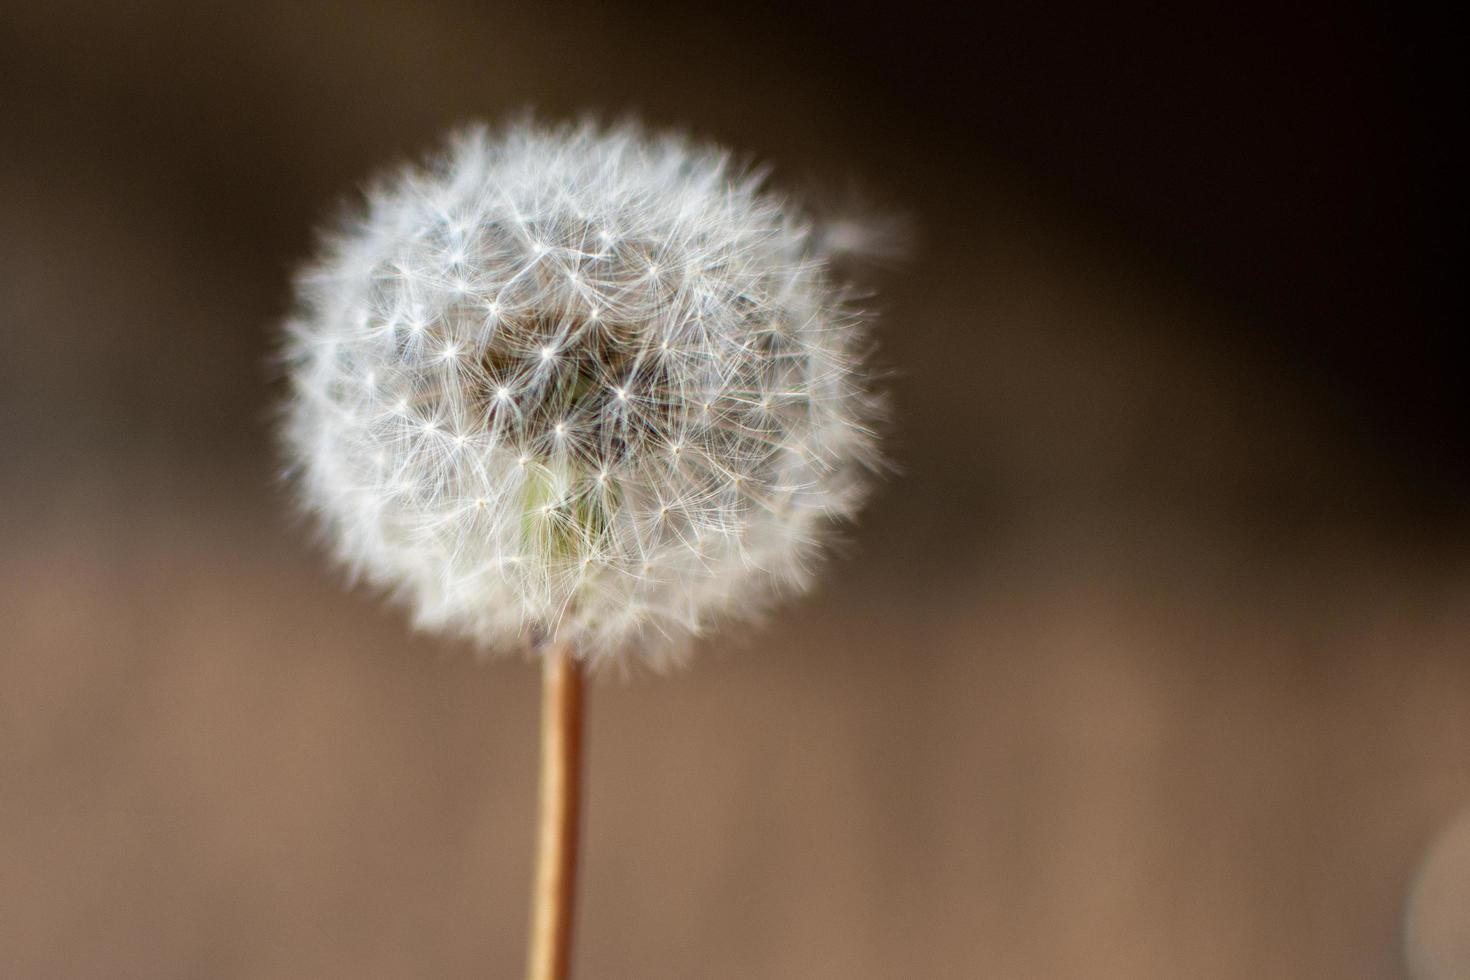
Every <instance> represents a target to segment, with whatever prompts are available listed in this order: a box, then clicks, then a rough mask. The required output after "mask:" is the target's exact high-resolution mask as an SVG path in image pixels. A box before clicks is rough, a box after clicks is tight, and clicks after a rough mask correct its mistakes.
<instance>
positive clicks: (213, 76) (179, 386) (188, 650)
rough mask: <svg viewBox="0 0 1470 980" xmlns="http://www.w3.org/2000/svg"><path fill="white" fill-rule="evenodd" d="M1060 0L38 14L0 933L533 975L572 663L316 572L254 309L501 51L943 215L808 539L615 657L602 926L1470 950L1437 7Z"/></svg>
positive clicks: (838, 961) (27, 128) (211, 967)
mask: <svg viewBox="0 0 1470 980" xmlns="http://www.w3.org/2000/svg"><path fill="white" fill-rule="evenodd" d="M1031 11H1032V8H1031V7H1027V8H1025V9H1024V10H1023V9H1021V8H1020V7H1018V8H1017V9H1016V10H1007V9H1004V8H995V7H993V6H985V7H981V8H976V9H975V11H974V12H962V11H960V9H959V8H956V9H955V10H953V11H951V10H941V9H938V8H926V7H922V6H920V7H916V6H914V5H907V6H895V7H892V8H874V9H872V10H870V11H862V12H857V11H853V10H851V9H850V8H847V7H840V8H839V7H837V6H833V5H818V6H816V7H803V8H797V7H795V6H792V5H787V6H785V7H780V8H779V9H778V8H777V7H776V5H763V4H760V3H757V4H753V5H739V6H736V7H719V6H709V5H705V6H702V7H699V8H698V9H696V10H693V11H690V10H686V9H684V8H683V7H675V6H674V5H672V4H662V3H656V4H634V5H616V4H603V3H577V2H574V3H570V4H556V5H553V6H552V7H550V8H543V7H542V6H540V5H534V4H523V5H509V6H498V5H486V4H479V3H475V4H469V3H454V2H450V0H430V2H425V3H414V4H409V3H370V4H346V3H335V2H330V0H325V2H310V3H296V2H292V3H285V2H280V3H276V2H266V3H262V4H251V5H236V6H233V7H225V6H217V5H211V4H185V3H174V2H169V0H162V2H158V3H152V4H146V3H145V4H128V5H116V6H111V5H95V4H81V3H75V4H72V3H65V2H62V3H48V4H35V3H31V4H23V3H8V4H5V5H3V6H0V104H3V107H4V116H5V125H4V127H3V128H0V277H3V278H0V328H3V330H4V335H3V347H0V445H3V447H4V448H3V455H0V503H3V517H0V976H4V977H17V978H48V980H49V978H53V977H56V978H94V977H95V978H108V980H115V978H132V977H136V978H149V980H157V978H172V977H177V978H181V980H182V978H195V977H218V978H262V980H264V978H296V977H312V978H339V977H340V978H349V977H350V978H353V980H358V978H367V977H382V978H400V977H466V978H468V977H484V976H497V977H498V976H505V977H514V976H516V975H517V974H518V972H519V970H520V968H521V959H522V953H523V947H524V941H525V931H526V913H527V908H526V902H527V898H528V889H529V886H530V880H529V874H530V858H531V853H530V852H531V844H532V814H533V809H534V799H535V774H534V769H535V760H536V750H535V731H536V718H535V713H536V693H535V692H536V671H535V670H534V669H533V668H532V667H531V666H530V665H527V664H524V663H520V662H517V661H514V660H508V661H496V662H493V663H489V664H477V663H476V662H474V660H473V658H472V657H471V656H470V655H469V652H468V651H466V650H464V649H463V648H461V647H456V646H450V645H445V644H443V643H440V642H438V641H436V640H434V639H433V638H426V637H421V638H409V637H408V636H407V634H406V631H405V627H404V623H403V621H402V617H401V616H400V615H398V614H397V613H395V612H392V611H388V610H385V609H384V608H383V607H382V605H381V604H380V603H378V602H377V601H376V600H375V599H373V598H371V597H368V596H364V595H361V594H356V593H349V592H346V591H344V590H342V589H341V588H339V584H338V581H337V579H336V577H335V576H334V575H333V573H331V572H329V571H328V570H327V569H326V567H325V563H324V562H323V561H322V560H321V558H320V557H319V555H318V554H317V553H316V552H315V551H314V550H313V549H312V547H311V545H310V541H309V534H308V533H307V532H306V531H305V530H304V529H303V528H302V527H301V525H300V524H299V523H298V522H296V521H294V520H293V519H292V517H291V516H290V509H289V507H288V506H287V504H286V502H285V500H284V499H283V495H282V494H281V492H280V490H279V487H278V484H277V480H276V469H277V466H276V461H275V456H274V450H273V449H272V440H271V438H270V435H269V421H270V416H271V411H272V409H271V405H272V404H273V402H274V400H275V399H276V397H278V395H279V393H280V391H281V385H280V382H279V379H278V378H276V377H275V376H274V373H273V370H272V369H271V368H270V367H268V354H269V351H270V350H271V348H272V346H273V342H272V334H271V329H272V327H271V325H272V324H273V323H274V322H275V321H276V320H277V319H278V318H279V317H280V316H281V315H282V314H283V313H284V312H285V311H286V310H287V308H288V306H289V303H290V297H289V277H290V274H291V271H292V269H293V268H294V266H295V264H296V263H297V261H298V260H299V259H301V258H302V257H304V256H305V255H306V254H307V253H308V252H309V250H310V248H311V243H312V231H311V229H312V228H313V227H314V226H315V225H316V224H317V223H318V222H319V221H320V220H322V219H324V218H326V217H328V216H329V215H330V214H331V213H332V212H333V209H334V207H335V206H336V204H337V202H338V201H339V200H340V198H341V197H342V196H343V195H345V194H347V193H349V192H350V190H351V188H353V187H354V186H356V185H357V184H358V183H360V182H361V181H362V180H363V179H365V178H366V177H367V176H368V175H369V174H371V173H373V172H374V171H376V170H377V169H378V168H379V167H380V166H381V165H383V164H384V163H385V162H389V161H393V160H396V159H404V158H407V157H409V156H412V155H416V154H418V153H419V152H420V151H422V150H423V149H424V148H425V147H427V146H430V145H432V144H433V143H434V142H435V141H436V140H437V139H438V138H439V136H440V134H441V133H442V131H443V130H444V129H445V128H447V127H448V126H449V125H451V124H454V123H457V122H461V121H465V120H469V119H473V118H486V119H491V120H494V119H498V118H502V117H504V116H505V115H506V114H508V113H512V112H515V111H518V110H520V109H521V108H523V107H525V106H527V105H532V106H535V107H538V108H539V109H540V110H542V111H543V112H545V113H546V114H548V115H550V116H558V117H559V116H564V115H568V114H573V113H576V112H578V111H580V110H584V109H593V110H601V111H604V112H607V113H611V114H617V113H619V112H623V111H626V110H630V109H636V110H638V111H640V112H641V113H642V114H643V115H645V116H646V117H647V118H649V119H650V120H651V121H653V122H655V123H657V124H668V125H676V124H677V125H691V126H693V127H694V128H696V129H697V130H698V131H699V132H700V133H702V134H704V135H707V136H710V137H713V138H716V139H719V140H721V141H723V142H725V143H727V144H729V145H731V146H735V147H739V148H741V149H742V150H744V151H749V152H751V153H752V154H754V155H756V156H757V157H759V158H760V159H763V160H770V161H773V162H775V163H776V164H777V170H776V172H775V179H776V181H777V183H778V184H782V185H783V186H788V187H794V188H805V187H807V186H811V187H815V188H816V189H817V193H818V195H819V196H821V195H826V196H828V197H830V198H833V199H836V200H838V201H842V200H844V199H845V198H844V197H843V195H842V194H841V193H836V192H834V189H840V188H842V187H844V186H845V185H846V182H847V181H848V180H857V181H861V182H862V183H863V184H864V185H865V188H864V191H865V194H866V196H867V198H868V199H870V200H872V201H874V202H876V205H877V206H878V207H880V208H881V207H892V208H896V209H899V210H901V211H902V212H903V213H904V214H905V215H906V217H907V221H908V224H909V225H910V226H911V227H912V229H913V238H914V248H913V254H912V256H911V257H910V259H909V260H908V261H907V263H906V264H905V265H902V266H900V267H897V268H894V269H893V270H891V271H888V272H886V273H881V274H880V276H879V279H878V286H879V287H880V288H879V293H878V296H879V299H877V300H875V301H874V303H875V304H878V305H881V307H882V308H883V309H884V310H885V311H886V314H887V315H886V319H885V321H884V323H885V325H884V327H883V328H882V332H881V334H882V335H881V340H882V342H883V360H884V362H885V363H886V364H889V365H892V366H893V369H894V371H893V377H892V380H891V388H892V391H893V401H894V407H895V415H896V420H897V421H896V424H895V431H894V433H893V435H892V437H891V440H890V445H891V446H892V449H893V452H894V455H895V457H896V460H897V462H898V464H899V467H898V469H899V471H898V472H897V473H896V474H895V475H894V477H893V479H892V481H891V485H890V486H889V487H888V489H887V490H886V491H885V492H884V493H883V494H882V495H881V497H880V498H879V499H878V500H877V501H876V502H875V504H874V505H873V507H872V508H871V510H870V511H869V513H868V514H867V515H866V519H865V521H864V522H863V523H862V524H861V525H860V526H859V527H858V528H857V529H856V530H855V531H854V532H853V534H852V538H853V541H852V546H851V547H850V548H849V549H848V553H847V554H846V555H845V556H844V557H843V558H841V559H840V560H838V561H835V562H833V563H832V565H831V567H830V568H828V569H827V575H826V579H825V582H826V586H825V588H824V590H823V591H822V593H821V594H820V595H819V596H817V597H816V598H814V599H813V600H810V601H807V602H805V603H802V604H800V605H798V606H797V607H796V608H793V609H790V610H787V611H785V612H784V613H783V614H781V615H780V616H778V617H776V618H775V619H773V621H772V622H771V623H770V624H769V626H768V627H767V628H765V629H764V630H762V631H760V632H757V633H753V634H749V635H746V636H744V637H742V636H719V637H712V638H711V639H710V640H709V641H708V642H707V643H706V644H705V645H704V647H703V648H702V649H701V651H700V653H699V655H698V656H697V657H696V659H695V661H694V664H693V667H692V669H691V670H690V671H689V672H687V673H686V674H684V675H681V676H677V677H670V678H654V677H644V676H638V677H634V678H633V679H631V680H629V681H627V682H618V681H608V682H603V683H600V684H598V685H596V686H595V688H594V690H593V691H592V692H591V702H590V709H591V717H590V722H589V726H590V727H589V736H590V742H589V757H588V764H589V766H590V784H589V786H588V794H587V801H588V806H589V812H588V820H589V822H588V825H587V838H586V839H587V845H588V850H587V853H586V860H585V864H584V878H583V891H582V899H583V903H582V906H581V912H580V916H581V918H580V921H579V925H578V929H579V933H578V937H577V942H578V945H577V952H576V957H575V961H576V963H577V965H578V969H579V970H580V971H581V976H583V977H586V978H589V980H590V978H598V980H616V978H627V980H634V978H637V980H645V978H658V977H667V978H683V977H701V978H714V980H719V978H730V980H735V978H740V980H746V978H751V977H762V978H777V977H789V978H803V980H807V978H825V977H830V978H841V980H864V978H874V980H876V978H893V977H926V978H927V977H936V978H937V977H954V978H961V977H963V978H969V977H989V976H997V977H1078V978H1081V977H1087V978H1094V977H1120V978H1124V977H1126V978H1150V977H1157V978H1175V977H1192V978H1193V977H1200V978H1227V977H1229V978H1236V977H1250V978H1258V977H1282V978H1287V977H1290V978H1300V977H1314V978H1315V977H1323V978H1328V977H1331V978H1338V977H1364V978H1367V977H1373V978H1378V977H1393V976H1401V975H1405V973H1406V969H1407V968H1406V966H1405V963H1406V962H1407V958H1406V949H1405V947H1406V944H1407V943H1409V942H1412V943H1417V944H1430V943H1437V944H1438V946H1437V949H1439V950H1440V951H1441V952H1442V954H1443V956H1444V957H1458V962H1457V963H1456V962H1454V961H1452V960H1449V959H1446V960H1443V961H1444V962H1451V964H1452V965H1451V966H1449V967H1446V968H1444V969H1445V970H1447V971H1448V972H1444V973H1443V974H1442V975H1443V976H1449V977H1454V976H1464V975H1467V974H1470V964H1466V963H1465V961H1464V958H1463V955H1464V954H1463V949H1464V946H1463V942H1462V937H1463V935H1465V934H1466V930H1465V929H1463V928H1458V929H1457V928H1456V926H1457V924H1460V925H1463V924H1465V923H1467V922H1470V914H1467V912H1466V910H1465V909H1464V908H1463V907H1461V906H1462V904H1463V903H1462V899H1463V896H1464V895H1465V894H1466V887H1465V886H1464V882H1465V880H1466V879H1465V874H1466V871H1465V868H1466V862H1465V861H1464V860H1463V854H1464V847H1463V839H1464V832H1463V827H1464V826H1465V824H1464V817H1463V813H1464V810H1465V807H1466V805H1467V801H1470V649H1467V648H1470V643H1467V636H1470V535H1467V531H1470V524H1467V516H1470V514H1467V511H1466V507H1465V500H1466V499H1467V490H1470V480H1467V476H1466V459H1467V454H1466V452H1465V449H1466V439H1465V435H1466V429H1465V426H1466V419H1467V418H1470V413H1467V412H1466V411H1465V409H1466V402H1465V397H1466V396H1465V390H1466V389H1465V387H1464V385H1463V384H1462V381H1461V379H1462V376H1463V374H1464V367H1465V362H1464V359H1463V357H1461V356H1460V355H1459V354H1458V352H1457V350H1456V349H1455V345H1454V340H1455V338H1456V337H1457V335H1458V333H1459V331H1460V329H1461V325H1462V323H1463V315H1462V312H1463V311H1460V310H1458V309H1457V303H1456V302H1454V301H1453V299H1454V298H1453V297H1452V296H1451V295H1449V294H1448V293H1447V292H1446V291H1445V290H1444V288H1443V287H1445V286H1446V285H1447V284H1448V283H1449V279H1448V275H1447V270H1446V268H1445V267H1446V266H1447V262H1446V260H1445V259H1444V258H1443V257H1442V256H1443V255H1444V254H1445V253H1442V252H1441V251H1440V250H1439V249H1438V247H1437V243H1436V242H1435V241H1434V233H1435V231H1436V230H1437V229H1439V228H1441V227H1442V226H1443V225H1445V224H1446V223H1447V220H1448V217H1449V216H1453V215H1455V214H1457V213H1458V194H1457V193H1451V192H1449V191H1447V190H1446V189H1445V182H1444V181H1442V180H1441V178H1442V177H1444V176H1445V175H1446V174H1447V171H1448V165H1447V161H1446V159H1445V158H1446V155H1447V154H1446V151H1444V150H1443V149H1442V148H1441V147H1442V145H1443V143H1444V137H1443V135H1442V134H1441V130H1442V129H1444V128H1446V124H1445V122H1444V121H1445V120H1446V119H1449V118H1451V117H1450V116H1448V114H1447V113H1446V112H1444V111H1443V107H1442V105H1441V103H1442V102H1443V101H1446V100H1447V96H1448V93H1449V92H1450V91H1452V90H1453V89H1454V86H1450V85H1448V84H1447V80H1448V79H1449V77H1450V76H1449V72H1448V62H1446V61H1445V60H1444V59H1442V58H1440V57H1439V55H1440V54H1441V53H1442V52H1441V51H1440V50H1439V47H1440V46H1442V45H1444V44H1446V43H1447V39H1448V38H1449V37H1450V36H1451V35H1449V34H1448V33H1447V32H1445V31H1444V30H1442V29H1441V25H1435V24H1428V23H1416V22H1414V20H1413V19H1412V17H1411V16H1410V15H1408V14H1402V15H1400V14H1395V15H1394V16H1392V17H1390V16H1388V15H1387V14H1380V13H1378V12H1375V11H1373V10H1370V9H1367V8H1363V9H1344V8H1340V7H1333V8H1330V9H1327V10H1325V11H1321V12H1308V11H1305V10H1300V9H1297V8H1294V9H1293V10H1292V11H1287V10H1285V9H1280V8H1278V9H1273V10H1270V11H1249V10H1244V9H1237V8H1232V9H1231V12H1229V13H1223V12H1222V13H1206V12H1202V11H1201V10H1200V9H1193V8H1192V9H1191V12H1189V13H1174V14H1170V15H1164V14H1161V13H1159V12H1158V11H1156V10H1149V11H1147V12H1146V13H1145V12H1140V13H1138V14H1136V15H1135V14H1133V13H1130V12H1126V11H1123V12H1120V11H1117V10H1110V11H1109V12H1108V13H1107V14H1103V13H1087V12H1085V11H1065V12H1062V11H1057V12H1052V11H1039V12H1031ZM1437 38H1438V39H1440V40H1438V41H1437V40H1436V39H1437ZM1457 815H1459V816H1458V820H1459V823H1458V824H1455V823H1454V821H1455V820H1456V819H1457ZM1451 826H1458V827H1460V828H1462V829H1461V830H1459V831H1450V830H1448V828H1450V827H1451ZM1436 841H1440V842H1441V843H1440V844H1439V845H1437V846H1436V845H1435V842H1436ZM1428 855H1434V856H1433V857H1427V856H1428ZM1426 860H1429V861H1430V864H1429V865H1428V866H1427V867H1426V870H1425V871H1424V872H1423V878H1422V880H1423V881H1424V882H1425V885H1424V886H1423V887H1422V888H1421V889H1419V890H1418V892H1414V882H1415V881H1416V876H1417V875H1419V869H1420V868H1421V866H1424V862H1425V861H1426ZM1411 893H1414V894H1415V895H1417V900H1415V901H1411V900H1410V898H1411ZM1406 916H1412V919H1411V920H1410V921H1408V922H1407V924H1406ZM1456 942H1459V944H1460V945H1459V946H1458V950H1459V951H1458V952H1457V951H1456V949H1457V947H1455V946H1454V944H1455V943H1456ZM1431 961H1432V960H1431V959H1429V958H1428V956H1427V954H1424V955H1421V956H1420V959H1419V962H1431Z"/></svg>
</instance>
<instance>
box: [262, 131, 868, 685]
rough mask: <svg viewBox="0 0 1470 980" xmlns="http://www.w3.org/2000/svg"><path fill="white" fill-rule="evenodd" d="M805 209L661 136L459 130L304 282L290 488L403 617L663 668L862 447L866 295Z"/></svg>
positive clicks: (733, 606) (361, 219) (851, 504)
mask: <svg viewBox="0 0 1470 980" xmlns="http://www.w3.org/2000/svg"><path fill="white" fill-rule="evenodd" d="M814 227H815V224H814V222H813V221H812V219H811V218H810V216H808V215H806V214H804V213H803V212H801V211H800V210H798V209H797V208H796V207H795V206H794V205H792V204H791V203H790V202H789V200H787V199H785V198H781V197H777V196H775V195H774V194H772V193H770V192H768V191H767V190H766V188H765V184H764V178H763V177H762V176H761V175H759V174H757V173H754V172H751V171H748V170H744V169H741V168H739V167H736V166H734V165H733V164H731V162H730V157H729V155H728V154H727V153H725V152H723V151H721V150H719V149H718V148H714V147H708V146H704V145H702V144H699V143H696V142H693V141H691V140H689V139H687V138H685V137H683V136H680V135H660V134H655V133H650V132H649V131H647V130H645V129H643V128H641V127H639V126H637V125H634V124H625V125H622V126H618V127H613V128H603V127H599V126H597V125H593V124H584V125H579V126H564V127H545V126H540V125H536V124H530V123H526V124H518V125H514V126H510V127H508V128H505V129H503V130H499V131H495V132H492V131H489V130H486V129H483V128H476V129H471V130H468V131H466V132H463V133H461V134H459V135H457V136H456V137H454V138H453V139H452V140H451V142H450V144H449V145H448V148H447V149H446V150H445V151H444V152H443V153H442V154H441V155H440V156H439V157H438V158H436V159H435V160H433V161H432V162H430V163H428V164H425V165H422V166H416V167H412V168H409V169H407V170H403V171H400V172H398V173H395V174H393V175H390V176H389V177H387V178H386V179H383V180H381V181H380V182H379V183H378V184H377V185H375V186H374V188H373V190H372V191H371V192H370V193H369V194H368V196H367V200H366V203H365V206H364V207H363V208H362V209H361V211H360V212H359V213H358V214H356V215H354V216H353V218H352V220H351V221H350V222H349V224H348V225H347V226H346V228H345V230H343V231H342V232H340V233H339V234H338V235H337V236H336V237H333V238H330V239H328V240H327V241H326V242H325V244H324V246H323V248H322V252H321V255H320V256H319V258H318V259H317V260H316V261H315V262H314V263H313V264H312V265H311V266H310V267H309V268H308V269H307V270H306V271H305V272H304V273H303V274H302V276H301V277H300V279H299V285H298V303H297V312H296V315H295V316H294V318H293V319H292V320H291V322H290V323H289V324H288V328H287V331H286V341H285V351H284V353H285V361H286V364H287V368H288V374H289V377H290V381H291V394H290V397H289V400H288V403H287V405H286V406H285V411H284V413H283V418H284V422H283V432H284V441H285V444H286V446H287V449H288V452H289V454H290V457H291V459H292V464H293V474H294V477H295V482H296V485H297V487H298V488H299V492H300V496H301V498H302V500H303V502H304V503H305V505H306V507H307V508H308V509H309V510H310V511H311V512H312V513H313V514H314V515H316V517H317V518H318V519H319V521H320V523H321V525H322V527H323V529H324V531H325V532H326V536H327V538H328V540H329V541H330V542H331V544H332V546H333V549H334V551H335V553H336V556H337V557H338V558H339V559H340V560H341V561H342V562H343V563H344V564H345V565H346V566H347V567H348V568H350V569H351V570H352V571H353V572H354V573H356V574H358V575H360V576H361V577H363V578H365V579H366V580H368V581H369V582H371V583H373V584H375V585H377V586H379V587H382V588H385V589H387V590H389V591H391V592H392V593H394V594H395V595H396V596H397V597H398V598H400V599H401V600H402V601H403V602H404V603H405V604H406V605H407V606H408V607H409V608H410V609H411V611H412V612H413V615H414V618H415V621H416V623H417V624H418V625H420V626H422V627H424V628H428V629H436V630H442V631H445V632H448V633H453V634H458V635H462V636H466V637H469V638H471V639H473V640H475V641H477V642H478V643H480V644H482V645H483V646H486V647H489V648H495V649H508V648H514V647H517V646H523V645H525V644H526V643H527V642H537V641H543V640H551V639H555V640H558V641H565V642H568V643H570V644H571V645H572V646H573V648H574V649H576V650H577V651H578V652H579V654H580V655H582V656H586V657H588V658H590V659H593V660H610V661H620V660H625V659H639V660H642V661H644V662H647V663H649V664H652V665H654V666H659V665H662V664H664V663H667V662H668V661H670V660H671V659H672V658H674V657H675V656H676V655H677V654H678V653H679V652H680V651H681V650H682V649H683V647H684V646H685V644H686V642H687V640H688V639H689V638H690V637H691V636H692V635H695V634H697V633H700V632H703V631H704V630H705V629H707V628H708V627H709V626H710V625H711V624H712V623H714V622H716V621H718V620H720V619H748V618H750V617H752V616H754V615H756V614H759V613H760V612H762V611H764V610H765V609H766V608H767V607H768V606H769V605H770V604H771V603H772V602H773V601H774V600H776V599H779V598H781V597H782V596H785V595H789V594H792V593H795V592H799V591H801V590H803V589H804V588H806V587H807V586H808V585H809V584H810V583H811V579H812V568H813V564H814V562H815V560H816V559H817V558H819V557H820V555H821V553H822V546H823V544H824V542H825V541H826V540H827V539H828V538H829V536H830V533H831V530H832V528H833V527H834V526H835V525H837V524H839V523H841V522H842V521H844V520H846V519H850V518H851V517H852V516H854V515H855V513H856V512H857V510H858V508H859V507H860V506H861V504H862V503H863V501H864V499H865V497H866V493H867V489H868V486H869V484H870V482H871V481H870V475H871V470H872V469H873V468H874V466H875V465H876V464H877V462H878V452H877V447H876V439H875V436H874V431H873V428H874V424H875V422H876V420H877V419H878V417H879V407H878V406H879V402H878V399H877V397H876V396H875V394H874V393H873V391H872V388H871V385H870V381H869V377H868V368H867V363H866V350H867V347H868V341H867V337H866V326H867V318H866V317H865V316H864V315H863V314H862V313H861V312H860V311H859V310H858V309H856V308H855V307H854V306H853V304H852V301H851V299H850V294H849V292H848V290H847V289H846V288H845V287H844V286H843V285H842V284H841V283H840V282H839V281H838V280H837V279H836V277H835V275H834V273H833V271H832V268H831V264H832V260H833V259H834V258H835V256H836V253H837V250H836V249H835V248H834V247H833V246H832V245H830V244H828V242H829V238H830V236H826V235H824V234H821V233H818V232H817V231H814V230H813V229H814ZM513 393H514V397H512V394H513ZM635 393H636V395H635Z"/></svg>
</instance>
